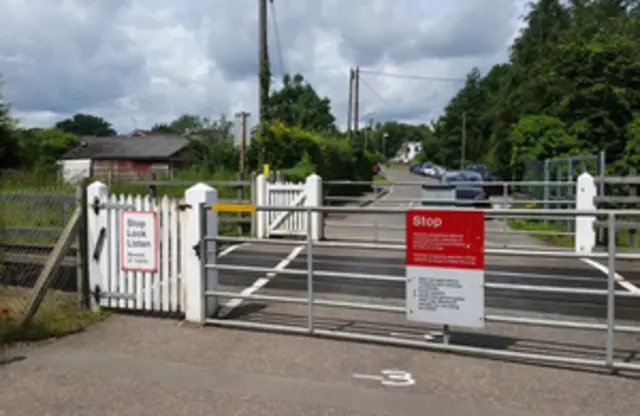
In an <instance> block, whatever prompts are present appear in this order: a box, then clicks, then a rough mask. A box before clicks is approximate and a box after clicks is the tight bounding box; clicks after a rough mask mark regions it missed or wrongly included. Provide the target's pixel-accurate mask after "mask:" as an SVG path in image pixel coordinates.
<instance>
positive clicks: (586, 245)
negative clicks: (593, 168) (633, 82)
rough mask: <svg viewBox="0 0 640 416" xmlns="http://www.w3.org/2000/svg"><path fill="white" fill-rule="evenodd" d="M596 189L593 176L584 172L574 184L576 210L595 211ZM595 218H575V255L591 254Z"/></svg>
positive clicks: (593, 241)
mask: <svg viewBox="0 0 640 416" xmlns="http://www.w3.org/2000/svg"><path fill="white" fill-rule="evenodd" d="M596 195H597V189H596V184H595V180H594V179H593V176H591V175H590V174H589V173H587V172H585V173H583V174H581V175H580V176H578V181H577V182H576V210H584V211H595V209H596V204H595V201H594V199H595V197H596ZM595 222H596V217H595V216H579V217H578V216H577V217H576V228H575V229H576V233H575V247H576V253H585V254H587V253H591V252H592V251H593V249H594V247H595V245H596V231H595Z"/></svg>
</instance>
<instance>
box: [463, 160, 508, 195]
mask: <svg viewBox="0 0 640 416" xmlns="http://www.w3.org/2000/svg"><path fill="white" fill-rule="evenodd" d="M465 170H467V171H471V172H476V173H478V174H479V175H480V176H481V177H482V182H485V184H484V191H485V193H486V194H487V196H489V197H491V196H502V195H503V194H504V189H503V186H502V185H501V184H496V185H491V184H490V183H489V182H502V179H501V178H500V177H499V176H497V175H494V174H493V173H491V171H489V168H488V167H487V165H483V164H480V163H471V164H469V165H467V167H466V169H465Z"/></svg>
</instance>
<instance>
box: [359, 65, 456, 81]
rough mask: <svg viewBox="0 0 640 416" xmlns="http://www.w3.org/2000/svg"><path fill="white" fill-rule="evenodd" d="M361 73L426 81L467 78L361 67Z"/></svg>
mask: <svg viewBox="0 0 640 416" xmlns="http://www.w3.org/2000/svg"><path fill="white" fill-rule="evenodd" d="M360 73H361V74H368V75H373V76H378V77H387V78H401V79H418V80H425V81H440V82H465V81H466V79H465V78H447V77H434V76H428V75H412V74H400V73H394V72H384V71H377V70H375V69H366V68H360Z"/></svg>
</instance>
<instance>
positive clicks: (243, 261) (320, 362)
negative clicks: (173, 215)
mask: <svg viewBox="0 0 640 416" xmlns="http://www.w3.org/2000/svg"><path fill="white" fill-rule="evenodd" d="M396 192H398V194H400V195H401V193H403V191H401V190H399V188H398V189H397V190H396V189H394V192H393V193H392V194H391V195H394V194H395V193H396ZM407 192H409V191H407ZM398 194H396V195H398ZM389 198H390V199H391V198H392V197H389ZM344 220H348V221H351V220H353V218H344ZM365 220H366V219H365ZM388 220H389V221H397V220H398V218H397V217H396V218H395V219H394V218H388ZM343 229H344V223H343V224H342V226H341V225H340V223H338V224H337V225H335V226H333V228H332V227H331V226H330V227H329V229H328V230H327V231H328V232H329V235H331V234H333V235H334V236H336V237H335V238H338V236H339V233H341V232H343ZM355 234H356V233H355V232H350V233H347V234H346V235H347V236H350V237H354V235H355ZM399 234H402V233H399ZM355 237H357V236H355ZM400 237H401V236H400ZM512 237H513V236H512ZM517 238H518V240H519V241H518V242H517V243H518V244H520V242H521V241H520V240H522V239H524V238H523V237H522V236H517ZM509 241H514V240H509ZM223 253H224V254H222V255H221V257H220V259H219V262H220V263H221V264H236V265H243V266H250V265H253V266H259V267H264V268H274V267H277V268H278V272H275V273H272V274H265V273H258V272H239V271H220V273H219V274H220V276H219V277H220V287H219V289H221V290H225V291H233V292H240V291H242V292H243V293H254V294H257V295H260V294H276V295H278V294H279V295H287V296H299V297H305V296H306V286H305V285H306V277H305V276H291V275H287V274H285V273H286V271H287V270H292V269H305V268H306V255H307V253H306V251H305V248H304V247H303V246H302V245H294V246H292V247H284V246H279V245H274V244H271V245H255V244H251V245H241V246H237V247H235V248H233V249H228V250H225V251H224V252H223ZM312 254H313V264H314V269H315V270H316V271H334V272H340V273H372V274H378V275H393V276H403V275H404V266H403V253H402V252H397V251H384V250H373V251H366V250H345V249H337V248H326V247H322V248H320V247H316V248H315V249H314V250H313V253H312ZM487 264H488V265H487V281H489V282H492V281H494V282H498V281H499V282H513V283H524V282H526V283H527V284H545V285H556V286H578V287H604V282H605V279H604V274H602V273H601V272H598V271H596V270H595V268H593V267H587V265H586V264H583V262H580V261H579V260H572V261H565V262H558V261H543V262H541V261H539V260H538V261H532V260H530V259H527V258H517V259H514V258H509V259H507V258H499V257H492V256H489V257H488V258H487ZM629 267H630V266H629ZM636 270H637V267H636ZM620 273H621V275H623V276H624V277H625V278H626V280H627V281H628V282H630V283H635V284H640V276H638V273H637V271H634V269H633V268H627V269H625V268H622V269H621V270H620ZM619 288H621V286H620V287H619ZM314 290H315V292H316V299H338V300H344V301H358V302H361V303H363V302H367V303H374V302H375V303H378V304H390V305H402V304H403V297H404V289H403V285H402V284H398V283H395V284H393V283H380V282H365V281H361V282H354V281H353V280H352V279H346V278H340V277H332V278H323V277H317V278H316V279H315V284H314ZM487 295H488V306H489V313H492V314H503V315H509V316H525V315H526V316H541V317H557V319H574V320H585V321H592V320H595V319H597V317H602V316H603V314H604V307H603V302H602V301H601V300H594V299H587V298H583V297H573V296H556V297H554V298H553V299H549V298H548V297H545V298H535V297H532V296H524V295H520V296H518V295H517V294H516V293H500V292H497V291H493V292H492V291H489V292H488V293H487ZM220 301H221V305H222V306H225V305H228V306H229V308H227V311H226V313H227V315H226V317H227V318H228V319H239V320H244V321H253V322H269V323H280V324H289V325H300V326H304V325H306V312H307V306H306V305H294V304H275V303H269V302H262V301H245V302H241V301H236V300H234V299H220ZM223 310H225V309H224V308H222V309H221V311H223ZM634 310H635V311H637V310H639V309H638V308H637V305H635V304H629V305H625V304H623V303H622V302H620V304H619V305H618V312H619V314H620V315H621V316H619V317H618V318H619V319H620V322H623V321H624V318H629V316H627V315H633V312H634ZM315 312H316V321H315V325H316V326H317V327H318V328H323V329H342V330H348V331H352V332H360V333H373V334H382V335H393V336H396V337H407V338H420V337H422V336H423V335H424V334H425V332H426V331H428V329H429V328H427V327H424V326H420V325H410V324H408V323H407V321H406V319H405V318H404V315H403V314H391V313H379V312H370V311H355V310H346V309H330V308H321V307H317V308H316V310H315ZM625 314H626V315H625ZM637 316H638V315H636V317H637ZM631 317H633V316H631ZM603 340H604V333H597V332H586V331H579V330H566V329H549V328H540V327H525V326H514V325H506V324H489V325H488V326H487V328H486V329H484V330H483V331H459V330H456V331H454V333H453V337H452V342H455V343H458V344H467V345H475V346H486V347H492V348H498V349H509V350H517V351H522V352H534V353H538V354H540V353H549V354H563V355H572V356H579V357H585V358H596V359H601V358H602V356H603V345H604V341H603ZM638 350H640V341H639V339H638V337H634V336H629V335H624V334H617V336H616V351H615V354H616V358H617V359H620V360H627V361H631V362H633V361H635V360H637V359H636V356H635V355H636V352H637V351H638ZM3 356H4V358H15V360H9V361H10V362H9V363H8V364H4V365H3V364H0V415H2V416H4V415H7V416H9V415H10V416H31V415H34V414H50V415H83V416H111V415H121V416H147V415H148V416H156V415H176V416H179V415H185V416H200V415H203V416H204V415H211V414H225V415H226V414H229V415H231V414H233V415H237V416H242V415H250V416H260V415H264V416H267V415H269V416H276V415H277V416H299V415H302V414H304V415H309V416H320V415H325V416H328V415H332V416H415V415H430V414H433V415H447V416H462V415H477V416H543V415H571V416H577V415H590V416H597V415H602V416H605V415H606V416H627V415H631V414H636V413H637V410H638V408H640V396H639V395H638V380H639V378H638V375H637V374H622V375H621V376H617V377H615V376H613V377H612V376H610V375H603V374H599V373H597V372H589V371H581V370H566V369H559V368H552V367H543V366H534V365H526V364H522V363H509V362H504V361H497V360H483V359H477V358H470V357H463V356H459V355H455V354H440V353H432V352H429V351H424V350H419V349H408V348H400V347H389V346H381V345H372V344H363V343H355V342H345V341H332V340H327V339H320V338H314V337H305V336H301V337H299V336H286V335H282V334H276V333H261V332H256V331H240V330H233V329H229V328H217V327H204V328H192V327H189V326H188V325H186V324H182V323H177V322H176V321H174V320H170V319H158V318H140V317H127V316H115V317H112V318H110V319H109V320H107V321H106V322H104V323H101V324H98V325H95V326H93V327H91V328H89V330H88V331H86V332H85V333H82V334H78V335H74V336H71V337H68V338H66V339H63V340H59V341H56V342H53V343H45V344H43V345H40V346H31V347H25V348H18V349H16V348H13V349H11V350H8V351H4V353H3V352H2V351H0V361H2V358H3ZM389 372H393V373H392V374H395V378H393V379H392V378H391V377H390V376H389ZM385 374H386V375H385Z"/></svg>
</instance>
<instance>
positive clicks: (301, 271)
mask: <svg viewBox="0 0 640 416" xmlns="http://www.w3.org/2000/svg"><path fill="white" fill-rule="evenodd" d="M425 208H426V209H430V208H428V207H425ZM257 209H258V210H265V211H291V210H292V209H293V210H296V211H302V212H306V214H307V215H308V216H309V217H308V218H309V219H308V221H307V224H311V222H312V221H311V218H312V216H313V215H314V214H318V213H320V214H322V213H342V214H349V215H371V214H378V215H388V214H396V215H397V214H405V213H406V212H407V210H408V209H409V208H398V207H393V208H383V207H373V208H371V207H367V208H344V207H319V208H312V207H300V208H291V207H257ZM434 209H437V208H434ZM207 210H208V208H205V207H202V208H201V212H200V215H201V221H202V223H206V218H207V215H206V211H207ZM450 210H465V209H464V208H450ZM484 212H485V214H486V215H499V216H507V217H509V216H518V215H536V216H538V217H548V218H550V217H554V216H559V215H560V216H567V217H570V218H575V217H576V216H596V217H598V218H605V219H606V221H607V223H608V225H609V228H608V233H609V235H610V239H609V245H608V247H607V250H606V252H593V253H575V252H567V251H566V250H558V249H554V248H545V249H540V248H538V249H536V250H534V249H531V248H528V249H517V248H508V249H505V248H489V247H485V251H484V252H485V255H486V256H487V257H488V258H493V259H509V258H514V257H515V258H517V259H520V260H523V259H528V260H529V261H532V260H533V262H534V263H535V264H538V265H539V264H544V263H547V262H552V261H567V262H572V261H575V265H576V266H578V264H580V262H581V261H585V260H587V261H605V262H606V267H605V268H606V273H605V274H602V273H601V272H597V273H596V276H595V277H593V279H594V282H599V284H598V285H596V286H597V287H581V286H580V284H579V283H580V280H579V279H578V278H577V277H576V280H573V281H572V280H568V279H567V278H566V276H563V273H562V272H559V273H558V274H557V276H556V277H555V278H556V279H558V280H557V282H556V283H558V284H556V285H553V284H551V283H552V279H553V276H552V275H546V276H543V277H538V278H535V277H534V276H535V274H534V273H533V272H531V273H524V272H521V273H517V272H509V271H508V270H502V271H500V270H497V271H496V270H486V271H485V274H486V275H487V276H490V277H492V278H491V279H487V281H486V283H485V285H484V289H485V298H486V297H487V296H488V295H489V294H493V296H496V295H495V294H496V293H501V294H502V296H504V297H505V298H506V299H507V300H509V299H510V298H512V297H516V298H517V297H518V296H522V294H526V296H531V297H533V298H535V299H538V301H540V302H547V303H549V304H550V305H551V306H553V305H556V306H559V305H563V308H569V309H570V308H572V307H575V308H580V307H585V305H582V306H580V305H581V304H586V305H587V306H589V305H590V302H591V303H592V304H593V305H592V306H593V307H592V308H591V309H593V310H595V311H596V312H597V313H596V314H597V315H598V316H594V317H589V319H587V318H583V319H580V318H573V319H572V317H571V315H570V314H567V316H565V317H562V318H559V317H557V316H553V317H552V316H545V313H541V312H540V311H535V310H534V311H531V312H529V313H525V314H516V313H510V311H511V309H510V308H509V307H506V308H493V309H494V310H488V311H487V313H486V314H485V316H484V320H485V322H486V323H487V327H486V328H485V330H484V331H482V332H480V333H474V336H476V337H481V336H482V335H483V334H484V335H486V336H494V337H498V336H497V335H495V334H496V331H497V330H498V329H501V330H502V331H505V332H506V333H508V334H513V333H517V331H515V330H514V328H519V327H536V328H538V329H536V330H535V331H534V332H530V333H529V334H533V335H530V336H533V337H536V336H540V335H541V334H542V332H541V331H542V330H541V329H540V328H547V329H548V330H552V329H562V330H563V331H562V332H560V333H559V334H560V337H561V338H562V337H564V336H568V334H571V333H572V332H576V333H579V334H580V336H582V337H584V340H585V343H587V344H589V345H590V347H589V348H587V349H590V348H593V350H591V349H590V351H591V352H590V353H589V356H588V357H586V356H585V354H586V353H585V352H584V351H583V350H581V349H580V348H579V347H576V348H577V349H578V350H580V351H577V352H575V353H570V352H568V351H566V349H567V348H568V347H567V346H566V345H564V346H563V345H558V347H557V352H555V353H551V352H548V351H549V350H550V349H552V345H551V344H552V342H547V341H545V340H544V339H539V340H537V341H538V342H540V343H543V345H538V347H537V350H535V351H531V348H528V349H527V348H525V347H520V346H518V345H519V344H518V345H516V346H514V347H513V348H512V347H505V348H498V347H492V346H489V347H487V346H484V345H483V342H481V341H476V342H474V341H473V340H471V341H469V340H468V339H467V340H466V341H465V342H456V336H455V335H456V332H455V331H454V332H452V333H451V334H452V335H453V337H452V338H451V340H449V338H448V336H445V337H441V338H436V339H435V340H434V339H433V338H429V337H409V338H407V337H406V336H402V335H399V334H394V331H395V330H396V329H395V328H396V327H397V326H398V325H402V324H403V320H402V319H401V318H398V317H397V315H399V314H400V315H402V314H405V313H406V305H404V304H402V303H401V302H389V301H388V299H385V298H384V296H383V295H374V294H372V292H371V287H373V286H374V285H378V284H386V285H395V287H396V289H398V290H400V291H402V290H404V289H403V288H404V285H405V282H406V277H405V276H404V275H403V274H401V273H402V272H400V273H393V274H388V273H365V272H352V271H348V270H341V271H335V270H329V269H328V268H326V267H318V264H319V263H320V264H326V262H327V260H326V259H324V260H323V257H326V256H327V254H326V250H338V252H340V253H348V252H351V251H357V252H358V253H359V254H357V255H356V256H359V257H361V260H360V261H361V262H359V263H357V265H356V266H357V268H358V269H362V268H363V267H364V265H367V264H369V263H375V261H376V258H380V257H384V256H386V255H389V253H394V252H395V253H398V256H397V257H395V258H394V261H396V262H400V263H399V264H397V265H396V270H398V269H400V268H401V267H402V263H404V262H403V261H402V253H403V252H404V250H405V247H404V245H403V244H392V243H391V244H390V243H386V244H382V243H376V242H373V241H370V242H368V243H364V242H352V241H314V240H312V239H311V237H310V236H311V233H309V237H308V238H307V239H306V240H305V241H300V240H267V241H265V240H259V239H255V238H244V237H242V238H239V237H222V236H216V235H205V236H204V237H203V238H201V241H200V247H199V250H200V253H206V252H207V250H208V249H210V247H209V246H210V245H215V244H216V243H221V242H224V243H233V244H243V243H251V244H252V245H259V244H261V243H262V244H269V245H271V246H274V247H278V246H301V247H303V249H304V255H305V260H304V261H303V264H304V265H299V266H297V267H295V268H282V267H275V268H274V267H257V266H251V265H238V264H223V263H221V262H220V261H219V260H215V259H212V258H210V260H209V261H207V260H204V258H205V257H203V260H202V268H203V273H206V272H207V271H212V270H216V271H218V272H220V273H224V272H232V273H233V272H236V273H237V272H240V273H239V274H242V275H244V274H247V273H259V274H266V275H267V276H272V277H273V276H276V277H275V279H287V278H288V279H290V281H292V282H294V281H295V282H297V283H296V285H297V287H300V288H299V289H294V290H290V291H289V292H290V293H286V294H283V293H282V292H281V291H275V292H273V293H269V292H268V291H267V292H265V293H264V294H257V293H255V291H253V290H250V291H246V290H244V291H242V290H240V291H233V290H231V289H221V288H219V287H207V288H206V289H205V293H204V295H205V297H207V298H215V299H221V298H229V299H236V300H238V301H239V302H248V303H261V304H263V306H264V304H266V305H267V306H266V308H267V310H268V309H269V308H270V307H271V305H277V304H285V305H292V306H291V307H290V308H284V309H276V311H282V310H284V311H285V312H279V313H275V314H274V315H278V316H279V320H276V321H273V322H272V321H269V318H268V314H266V313H264V314H263V315H261V316H262V318H260V317H258V318H256V319H243V318H241V317H236V318H231V317H229V316H227V317H226V318H223V317H220V316H212V317H209V318H208V319H206V322H207V323H209V324H213V325H219V326H228V327H240V328H250V329H261V330H264V329H267V330H273V331H284V332H290V333H300V334H309V335H314V336H324V337H331V338H337V339H346V340H356V341H367V342H376V343H385V344H393V345H399V346H409V347H417V348H424V349H430V350H437V351H448V352H456V353H463V354H472V355H479V356H488V357H494V358H502V359H514V360H525V361H535V362H544V363H555V364H565V365H570V366H575V365H578V366H589V367H604V368H608V369H610V370H631V371H640V364H638V363H635V362H629V359H628V357H627V356H624V357H621V356H620V355H619V354H618V353H617V351H616V348H615V343H614V336H615V335H619V336H621V335H622V334H631V335H637V334H640V324H639V323H638V322H637V319H638V317H639V316H640V290H620V289H618V288H617V286H618V285H619V284H620V277H619V273H618V272H619V270H618V269H617V268H616V267H617V265H618V263H619V262H631V261H633V262H635V261H639V260H640V254H636V253H621V252H619V251H618V250H617V248H616V246H615V244H614V243H613V242H614V241H615V233H616V228H615V226H614V225H615V221H616V217H617V216H619V215H626V216H634V217H638V216H640V210H626V211H622V210H618V211H615V210H607V211H602V210H601V211H576V210H566V211H562V212H558V211H557V210H545V209H532V210H522V209H491V210H484ZM204 228H206V227H204ZM368 250H372V251H373V253H372V254H371V256H370V257H366V256H364V255H363V254H362V252H364V251H368ZM317 256H320V257H321V258H320V259H319V261H318V259H317ZM336 256H337V254H336ZM363 256H364V257H363ZM543 259H547V260H543ZM503 261H506V260H497V261H495V260H494V264H495V265H498V266H501V265H502V262H503ZM633 267H635V268H636V269H637V264H635V265H634V266H633ZM585 273H586V272H585ZM500 276H502V277H505V276H511V277H512V278H515V279H516V282H504V281H502V282H501V281H500V279H499V278H500ZM598 276H600V280H598ZM301 278H303V279H304V280H303V281H304V284H303V283H302V281H301ZM563 278H564V280H563ZM322 279H340V282H344V283H340V284H338V286H339V287H340V288H341V289H340V290H337V291H336V292H337V293H331V295H335V296H329V294H327V293H323V292H319V293H317V292H316V290H315V289H314V288H315V287H316V284H319V281H321V280H322ZM215 280H216V281H217V279H215ZM356 282H358V283H360V286H359V289H358V290H359V291H360V293H356V294H355V295H354V296H351V297H349V298H345V297H344V296H343V295H344V293H343V292H344V290H346V289H344V288H345V287H346V285H349V284H355V283H356ZM576 282H577V283H576ZM570 283H571V284H570ZM594 284H595V283H594ZM336 309H338V310H340V309H345V310H351V311H353V312H350V313H349V314H348V315H349V319H347V320H346V321H349V323H345V324H344V326H347V327H352V328H354V329H351V330H349V329H345V328H344V327H341V325H337V324H336V325H337V326H338V327H336V326H335V325H334V326H331V325H330V324H328V323H327V319H328V318H326V317H327V316H334V317H335V316H336V315H331V314H329V315H327V314H326V313H325V312H322V313H321V312H320V310H322V311H328V310H336ZM619 310H623V311H624V313H625V317H626V318H629V316H631V317H632V318H634V319H632V320H630V321H629V322H619V318H617V313H619ZM286 311H288V315H287V313H286ZM360 312H362V313H365V312H367V313H369V312H376V313H382V315H379V316H378V318H377V320H376V321H375V322H373V321H368V323H367V325H361V326H358V318H357V313H360ZM511 312H512V311H511ZM543 312H544V311H543ZM293 315H295V317H293ZM339 315H340V316H342V315H344V313H341V314H339ZM578 315H579V313H578ZM286 316H290V318H291V321H290V322H287V321H286V319H285V318H286ZM366 316H368V317H369V318H368V319H371V318H370V316H371V315H366ZM392 316H396V318H392ZM294 318H295V319H294ZM296 319H297V320H298V321H299V320H300V319H303V320H304V321H306V322H305V323H300V322H297V321H296ZM363 319H364V318H363ZM343 321H344V319H343ZM405 323H406V322H405ZM505 325H506V327H505ZM372 326H375V327H376V328H378V329H377V330H375V331H374V330H372V329H371V328H370V327H372ZM382 327H384V328H382ZM367 328H368V329H367ZM381 328H382V329H381ZM421 329H422V330H423V331H424V332H426V331H427V328H425V327H421V326H418V327H417V328H416V327H415V326H414V327H413V328H412V330H413V331H420V330H421ZM443 331H444V332H446V333H447V334H448V331H449V329H448V328H447V327H445V328H443ZM380 332H384V334H381V333H380ZM424 332H423V334H424ZM458 332H461V331H458ZM590 333H592V334H594V335H588V334H590ZM598 333H600V334H601V335H604V347H599V348H601V349H600V350H597V348H598V347H596V346H593V345H594V343H595V344H598V343H599V340H600V336H601V335H598ZM554 334H556V335H557V334H558V333H554ZM584 334H587V335H584ZM511 336H512V335H511ZM502 337H503V338H504V335H503V336H502ZM587 341H588V342H587ZM517 342H519V341H517ZM517 342H516V344H517ZM532 342H533V341H532ZM631 344H633V345H636V346H637V344H635V341H633V340H632V342H631ZM585 348H586V347H585ZM626 353H627V352H625V354H626ZM594 354H595V356H593V355H594ZM629 354H630V353H629Z"/></svg>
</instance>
